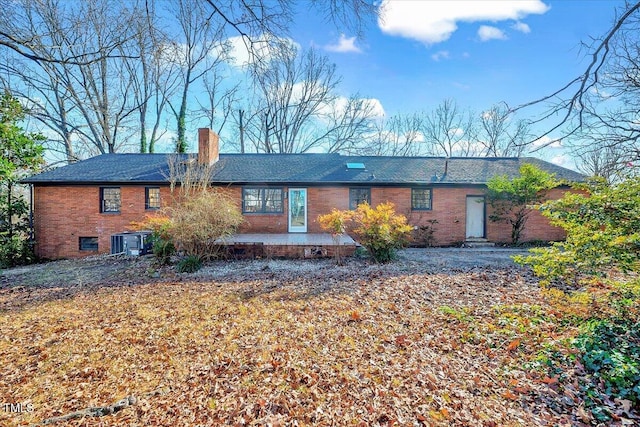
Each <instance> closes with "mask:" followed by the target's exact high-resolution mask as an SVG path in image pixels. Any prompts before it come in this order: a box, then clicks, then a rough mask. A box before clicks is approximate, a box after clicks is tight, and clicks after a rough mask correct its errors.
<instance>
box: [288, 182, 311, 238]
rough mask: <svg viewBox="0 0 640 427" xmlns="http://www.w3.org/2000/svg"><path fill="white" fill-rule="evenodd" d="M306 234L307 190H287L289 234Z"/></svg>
mask: <svg viewBox="0 0 640 427" xmlns="http://www.w3.org/2000/svg"><path fill="white" fill-rule="evenodd" d="M306 232H307V189H306V188H290V189H289V233H306Z"/></svg>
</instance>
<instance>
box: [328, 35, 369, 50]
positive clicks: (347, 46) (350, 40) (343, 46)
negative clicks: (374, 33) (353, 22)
mask: <svg viewBox="0 0 640 427" xmlns="http://www.w3.org/2000/svg"><path fill="white" fill-rule="evenodd" d="M324 49H325V50H328V51H329V52H339V53H349V52H353V53H361V52H362V50H361V49H360V48H359V47H358V46H356V38H355V36H354V37H346V36H345V35H344V34H340V40H338V42H337V43H336V44H328V45H326V46H325V47H324Z"/></svg>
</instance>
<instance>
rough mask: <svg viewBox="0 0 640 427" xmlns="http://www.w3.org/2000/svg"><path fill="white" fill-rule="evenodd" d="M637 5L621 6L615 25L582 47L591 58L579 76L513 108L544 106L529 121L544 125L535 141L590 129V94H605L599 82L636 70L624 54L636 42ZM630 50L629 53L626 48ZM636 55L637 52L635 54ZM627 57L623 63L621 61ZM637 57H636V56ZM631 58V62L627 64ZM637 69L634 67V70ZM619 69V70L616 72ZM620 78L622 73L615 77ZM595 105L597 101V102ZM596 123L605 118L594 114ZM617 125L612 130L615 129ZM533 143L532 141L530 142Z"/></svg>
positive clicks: (633, 61) (639, 20)
mask: <svg viewBox="0 0 640 427" xmlns="http://www.w3.org/2000/svg"><path fill="white" fill-rule="evenodd" d="M639 13H640V2H626V3H625V5H624V7H622V8H620V9H618V10H617V11H616V17H615V18H614V22H613V24H612V26H611V28H610V29H609V31H607V33H606V34H604V35H603V36H602V37H598V38H593V39H592V40H591V41H590V42H589V43H585V44H584V46H583V47H584V48H585V49H586V50H587V52H588V56H589V57H590V60H589V63H588V65H587V67H586V69H585V70H584V72H582V73H581V74H580V75H579V76H577V77H576V78H574V79H573V80H571V81H570V82H568V83H567V84H566V85H565V86H563V87H561V88H560V89H558V90H557V91H555V92H553V93H551V94H549V95H547V96H544V97H542V98H540V99H536V100H533V101H531V102H528V103H525V104H523V105H520V106H517V107H514V108H512V111H518V110H523V109H526V108H528V107H530V106H533V105H535V106H539V105H541V104H542V105H546V106H547V107H548V108H547V110H546V112H545V113H543V114H542V115H541V116H540V117H538V118H537V119H535V120H533V121H532V124H547V123H548V124H547V125H546V126H545V127H544V129H545V130H544V131H543V132H542V133H540V134H538V135H536V137H535V139H539V138H542V137H546V136H549V135H551V134H553V133H555V132H556V131H561V132H562V133H563V137H565V138H566V137H568V136H571V135H573V134H576V133H579V132H581V131H582V130H584V128H585V126H591V125H592V123H593V119H594V114H593V113H594V110H593V106H594V102H596V101H595V100H594V99H593V95H594V94H596V97H598V96H600V95H602V94H603V93H604V92H605V91H604V88H603V86H602V83H603V82H604V81H606V80H609V78H610V77H611V75H612V74H611V73H613V75H615V74H616V68H619V66H620V65H622V64H624V67H623V68H627V67H629V66H630V67H631V68H632V69H633V68H634V67H636V64H635V62H636V61H635V59H634V58H632V57H630V56H628V55H626V53H625V51H627V52H633V50H635V47H634V46H637V43H638V41H639V40H638V34H639V32H638V30H640V25H639V24H640V19H639V18H640V17H639ZM630 47H631V48H632V49H630V50H628V49H629V48H630ZM636 53H637V52H636ZM625 56H626V57H627V58H626V59H625V60H623V61H619V60H620V59H623V58H625ZM636 58H637V56H636ZM630 59H633V60H632V61H629V60H630ZM635 69H637V68H635ZM620 71H621V70H620V69H618V71H617V72H620ZM618 76H619V77H622V76H624V73H622V74H618ZM596 103H597V102H596ZM595 116H596V121H599V122H600V123H601V124H604V123H605V122H606V121H607V120H608V118H607V117H605V116H602V115H600V113H597V112H596V114H595ZM617 126H618V124H616V125H615V126H614V127H613V128H615V127H617ZM619 130H620V131H621V132H617V131H616V132H615V134H616V135H618V134H624V133H625V132H628V131H629V130H630V129H629V128H628V127H625V126H623V127H622V128H621V129H619ZM625 139H627V140H628V137H627V138H625ZM556 141H557V139H550V140H549V142H548V143H547V144H546V145H542V146H540V147H539V148H538V149H540V148H544V147H545V146H547V145H550V144H552V143H554V142H556ZM531 142H532V141H531Z"/></svg>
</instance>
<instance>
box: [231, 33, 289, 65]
mask: <svg viewBox="0 0 640 427" xmlns="http://www.w3.org/2000/svg"><path fill="white" fill-rule="evenodd" d="M278 43H284V44H288V45H290V46H293V47H295V48H297V49H299V48H300V45H299V44H298V43H296V42H295V41H293V40H292V39H289V38H278V39H275V40H267V39H261V38H259V37H258V38H257V39H256V40H255V41H253V42H252V43H251V44H249V42H248V41H247V40H245V39H244V38H243V37H242V36H235V37H229V38H228V39H227V41H226V46H227V48H228V50H229V51H228V55H229V56H230V57H231V58H230V60H229V63H230V64H232V65H235V66H236V67H246V66H247V65H251V64H253V63H255V62H256V61H257V59H258V58H259V59H260V60H262V61H269V60H270V59H271V58H272V57H273V56H274V55H275V53H276V49H277V44H278Z"/></svg>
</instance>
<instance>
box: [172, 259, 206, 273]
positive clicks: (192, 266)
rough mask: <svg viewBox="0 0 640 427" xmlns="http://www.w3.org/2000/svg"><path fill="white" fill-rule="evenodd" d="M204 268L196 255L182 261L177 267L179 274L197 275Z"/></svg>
mask: <svg viewBox="0 0 640 427" xmlns="http://www.w3.org/2000/svg"><path fill="white" fill-rule="evenodd" d="M201 268H202V260H201V259H200V258H198V257H197V256H195V255H189V256H187V257H185V258H183V259H181V260H180V261H179V262H178V264H177V265H176V270H178V272H179V273H195V272H196V271H198V270H200V269H201Z"/></svg>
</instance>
